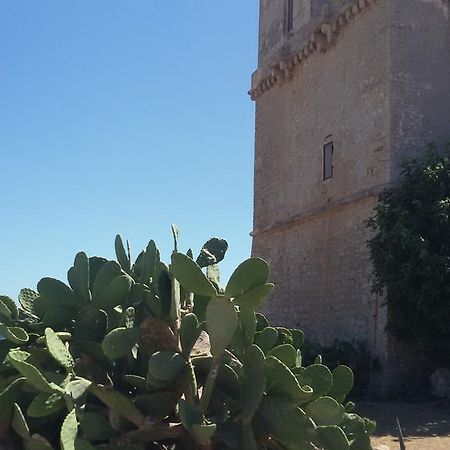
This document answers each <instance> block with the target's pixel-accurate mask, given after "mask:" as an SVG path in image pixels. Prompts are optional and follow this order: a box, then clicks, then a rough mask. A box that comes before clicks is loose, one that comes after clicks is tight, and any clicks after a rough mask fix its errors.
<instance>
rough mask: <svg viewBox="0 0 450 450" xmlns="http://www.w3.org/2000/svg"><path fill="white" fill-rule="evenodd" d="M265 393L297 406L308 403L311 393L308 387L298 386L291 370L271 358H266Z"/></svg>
mask: <svg viewBox="0 0 450 450" xmlns="http://www.w3.org/2000/svg"><path fill="white" fill-rule="evenodd" d="M265 374H266V377H267V383H266V391H267V393H268V394H269V395H276V396H279V397H284V398H287V399H289V400H291V401H292V402H295V403H297V404H302V403H305V402H307V401H309V400H310V399H311V397H312V394H313V391H312V389H311V388H310V387H309V386H300V384H299V383H298V381H297V378H295V375H294V374H293V373H292V372H291V370H290V369H289V368H288V367H287V366H286V365H285V364H283V363H282V362H281V361H280V360H278V359H277V358H275V357H273V356H269V357H267V358H266V362H265Z"/></svg>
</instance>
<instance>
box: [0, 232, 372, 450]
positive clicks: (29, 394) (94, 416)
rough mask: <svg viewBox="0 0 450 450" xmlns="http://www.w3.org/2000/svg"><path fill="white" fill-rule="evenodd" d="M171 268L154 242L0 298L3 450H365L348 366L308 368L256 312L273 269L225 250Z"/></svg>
mask: <svg viewBox="0 0 450 450" xmlns="http://www.w3.org/2000/svg"><path fill="white" fill-rule="evenodd" d="M173 235H174V244H175V245H174V247H175V249H174V251H173V253H172V256H171V262H170V265H168V266H167V265H166V264H164V263H163V262H162V261H161V260H160V254H159V251H158V249H157V247H156V245H155V243H154V242H153V241H150V243H149V244H148V246H147V247H146V248H145V250H143V251H142V252H141V253H140V254H139V256H138V257H137V259H136V260H135V262H134V263H133V262H132V260H131V257H130V250H129V246H128V245H127V247H126V248H125V246H124V245H123V241H122V239H121V238H120V236H117V238H116V241H115V249H116V255H117V261H108V260H106V259H104V258H99V257H91V258H89V257H88V256H87V255H86V254H85V253H82V252H81V253H78V254H77V255H76V257H75V261H74V265H73V267H71V268H70V269H69V271H68V285H67V284H65V283H63V282H61V281H58V280H55V279H52V278H43V279H42V280H41V281H40V282H39V283H38V285H37V291H34V290H31V289H23V290H22V291H21V292H20V295H19V304H20V306H19V307H17V306H16V303H15V302H14V301H13V300H11V299H10V298H8V297H5V296H1V297H0V335H1V336H3V339H0V447H2V443H3V445H11V446H12V448H17V449H27V450H52V449H53V450H56V449H62V450H92V449H105V450H110V449H111V450H112V449H123V450H147V449H161V450H162V449H167V450H169V449H173V450H183V449H185V450H190V449H203V450H215V449H224V450H226V449H230V450H232V449H241V450H260V449H261V450H262V449H273V450H280V449H286V450H303V449H324V450H348V449H352V450H366V449H370V448H371V446H370V435H371V433H372V432H373V430H374V426H375V425H374V423H373V422H371V421H370V420H368V419H365V418H362V417H360V416H358V415H357V414H355V413H354V412H353V408H354V404H353V403H351V402H347V403H346V400H345V399H346V396H347V394H348V393H349V392H350V390H351V389H352V386H353V374H352V371H351V370H350V369H349V368H348V367H345V366H339V367H337V368H336V369H335V370H334V371H333V372H331V371H330V370H329V369H328V368H327V367H326V366H325V365H323V364H322V360H321V358H320V356H318V357H317V359H316V361H315V363H314V364H312V365H309V366H307V367H305V366H304V365H303V364H302V351H301V348H302V345H303V333H302V332H301V331H300V330H293V329H287V328H282V327H271V326H270V325H269V323H268V321H267V320H266V318H265V317H264V316H263V315H262V314H260V313H258V312H256V310H257V309H258V307H259V306H260V305H261V304H262V302H264V301H265V300H266V299H267V297H269V296H270V294H271V292H272V290H273V288H274V286H273V284H271V283H270V282H269V267H268V265H267V263H266V262H265V261H263V260H262V259H259V258H250V259H248V260H246V261H244V262H243V263H242V264H241V265H239V266H238V267H237V269H236V270H235V271H234V272H233V274H232V275H231V277H230V280H229V281H228V283H227V284H226V286H225V287H222V286H221V285H220V281H219V269H218V265H219V263H220V261H221V260H222V259H223V258H224V256H225V253H226V251H227V248H228V244H227V243H226V242H225V241H224V240H222V239H217V238H213V239H211V240H209V241H208V242H206V243H205V245H204V246H203V248H202V249H201V251H200V253H199V255H198V257H197V258H194V255H193V252H192V251H191V250H188V251H187V253H186V254H184V253H182V252H180V251H179V248H178V247H179V246H178V230H177V228H176V227H173Z"/></svg>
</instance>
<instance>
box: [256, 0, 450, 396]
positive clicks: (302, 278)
mask: <svg viewBox="0 0 450 450" xmlns="http://www.w3.org/2000/svg"><path fill="white" fill-rule="evenodd" d="M284 3H285V2H282V1H279V0H261V13H260V14H261V18H260V24H261V29H260V47H259V55H260V58H259V67H258V70H257V71H256V72H255V74H254V75H253V78H252V90H251V91H250V94H251V95H252V97H253V98H254V99H255V100H256V150H255V180H254V231H253V254H254V255H255V256H262V257H264V258H266V259H267V260H268V261H269V262H270V264H271V267H272V278H273V280H274V282H275V284H276V290H275V292H274V294H273V298H272V299H271V300H270V301H269V302H268V303H267V306H266V309H265V312H266V313H267V314H268V315H269V316H270V318H271V319H272V320H273V321H275V322H277V323H280V324H281V323H282V324H287V325H292V326H300V327H301V328H302V329H304V330H305V332H306V333H307V336H308V337H309V338H310V339H312V340H316V341H319V342H321V343H322V344H329V343H330V342H331V341H332V340H333V339H335V338H340V339H346V340H351V339H359V340H362V341H366V342H367V343H368V345H369V348H370V349H371V350H372V352H373V354H374V355H378V356H379V358H380V361H381V364H382V366H383V367H384V369H383V372H382V373H381V374H379V375H377V376H376V377H375V378H374V381H375V383H376V387H375V391H377V392H388V391H392V390H393V389H395V386H396V385H398V382H399V381H400V380H402V379H403V380H404V379H405V378H403V377H404V375H405V374H407V373H410V374H411V373H414V372H413V371H411V367H412V366H411V359H410V358H408V356H407V354H408V351H407V349H405V348H404V347H403V346H401V345H399V344H398V343H397V342H395V341H394V340H393V339H392V338H390V337H389V336H388V335H387V334H386V333H385V326H386V309H385V308H382V307H380V304H381V303H382V299H378V298H377V297H376V296H374V295H373V294H372V293H371V271H372V269H371V265H370V260H369V251H368V249H367V246H366V241H367V240H368V239H369V238H370V233H369V231H368V230H367V227H366V223H367V220H368V218H369V217H370V216H371V214H372V212H373V208H374V207H375V205H376V203H377V197H378V194H379V193H380V192H381V191H382V190H383V189H384V188H385V187H388V186H390V185H392V184H393V183H395V182H397V181H398V178H399V165H400V161H401V160H402V159H403V158H404V157H405V156H408V155H409V156H410V155H411V152H412V151H421V150H422V149H423V148H424V146H425V145H426V144H427V143H429V142H431V141H434V142H436V143H437V144H441V143H442V142H444V141H445V140H447V139H449V138H450V126H449V125H450V101H449V98H448V97H449V95H450V89H449V84H450V52H449V51H448V50H449V44H450V42H449V33H450V27H449V17H448V3H449V2H448V0H366V1H360V0H328V1H326V0H294V18H295V20H294V24H295V25H294V29H293V30H292V31H291V32H286V9H285V7H286V6H285V4H284ZM299 15H300V16H299ZM327 141H332V142H333V146H334V154H333V166H334V173H333V177H332V178H331V179H328V180H324V179H323V171H322V165H323V145H324V143H326V142H327ZM415 373H416V374H417V372H415Z"/></svg>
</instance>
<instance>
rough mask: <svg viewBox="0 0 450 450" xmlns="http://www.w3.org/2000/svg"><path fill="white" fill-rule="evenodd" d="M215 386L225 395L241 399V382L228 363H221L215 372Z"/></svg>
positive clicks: (237, 399) (236, 399)
mask: <svg viewBox="0 0 450 450" xmlns="http://www.w3.org/2000/svg"><path fill="white" fill-rule="evenodd" d="M216 387H217V388H218V389H219V390H220V391H221V392H223V393H224V394H225V395H226V396H228V397H230V398H231V399H233V400H235V401H241V396H242V395H241V383H240V382H239V377H238V375H237V373H236V371H235V370H234V369H233V368H232V367H231V366H229V365H228V364H223V365H222V366H221V367H220V369H219V373H218V374H217V380H216Z"/></svg>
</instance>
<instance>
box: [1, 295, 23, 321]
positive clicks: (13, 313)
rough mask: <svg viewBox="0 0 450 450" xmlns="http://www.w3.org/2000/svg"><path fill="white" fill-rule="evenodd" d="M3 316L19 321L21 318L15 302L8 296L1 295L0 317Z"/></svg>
mask: <svg viewBox="0 0 450 450" xmlns="http://www.w3.org/2000/svg"><path fill="white" fill-rule="evenodd" d="M1 315H3V316H5V317H6V318H8V319H10V320H17V318H18V317H19V311H18V309H17V305H16V303H15V301H14V300H13V299H12V298H10V297H8V296H6V295H0V316H1Z"/></svg>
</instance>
